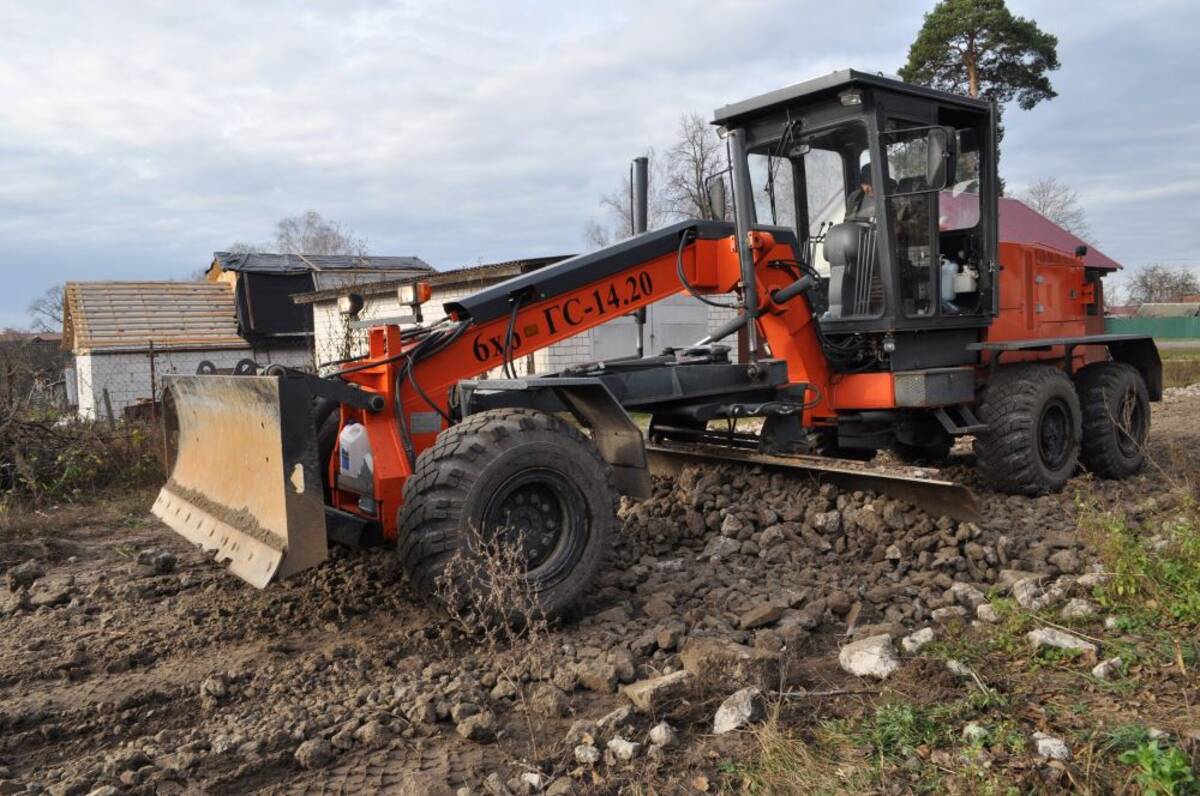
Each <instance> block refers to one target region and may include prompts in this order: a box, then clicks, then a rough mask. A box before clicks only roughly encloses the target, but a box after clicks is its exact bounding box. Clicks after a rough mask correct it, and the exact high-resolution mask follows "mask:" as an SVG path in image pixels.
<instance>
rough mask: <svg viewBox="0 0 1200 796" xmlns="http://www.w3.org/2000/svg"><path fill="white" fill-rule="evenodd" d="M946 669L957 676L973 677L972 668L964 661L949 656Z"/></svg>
mask: <svg viewBox="0 0 1200 796" xmlns="http://www.w3.org/2000/svg"><path fill="white" fill-rule="evenodd" d="M946 671H948V672H950V674H952V675H954V676H955V677H971V676H972V675H971V668H970V667H969V666H967V665H966V664H965V663H963V662H962V661H957V660H955V659H954V658H949V659H947V661H946Z"/></svg>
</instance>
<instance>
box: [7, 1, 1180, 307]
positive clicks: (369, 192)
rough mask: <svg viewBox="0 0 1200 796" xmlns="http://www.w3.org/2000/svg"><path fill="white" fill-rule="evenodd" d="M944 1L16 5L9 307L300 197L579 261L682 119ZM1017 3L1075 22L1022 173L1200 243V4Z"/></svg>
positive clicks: (503, 251)
mask: <svg viewBox="0 0 1200 796" xmlns="http://www.w3.org/2000/svg"><path fill="white" fill-rule="evenodd" d="M928 5H929V4H928V3H927V2H913V1H906V2H905V3H902V4H901V3H885V2H883V1H882V0H871V1H870V2H866V3H860V4H859V5H858V6H856V9H855V15H854V19H853V20H850V21H848V19H847V14H846V9H845V7H843V6H838V5H837V4H830V3H819V2H800V3H797V2H795V0H788V1H785V0H754V1H753V2H740V3H737V4H735V5H730V4H718V3H704V2H679V3H659V2H649V3H647V2H640V3H633V2H628V1H627V0H612V2H608V3H605V4H602V5H597V6H595V7H590V8H587V9H581V7H579V6H577V5H576V4H568V3H543V2H539V3H520V4H512V3H484V2H463V3H455V4H453V5H452V6H451V5H448V4H445V3H434V2H431V1H430V2H425V1H412V2H395V3H375V2H351V3H339V4H313V5H306V6H302V7H301V6H296V5H295V4H291V3H284V2H265V3H253V4H249V3H234V2H213V3H207V4H204V5H203V6H202V7H195V8H188V7H185V6H181V5H177V4H158V3H149V2H112V3H106V4H103V5H97V4H89V3H83V2H61V3H52V4H38V5H32V4H9V5H7V6H6V7H4V8H2V9H0V25H2V26H3V27H4V29H5V30H9V31H20V32H21V34H20V35H19V36H11V37H10V38H9V40H8V41H7V42H6V50H5V53H4V54H3V55H2V56H0V96H2V97H3V98H4V100H5V114H4V115H3V116H0V160H2V162H4V163H5V173H4V179H3V180H0V239H2V240H4V241H5V242H6V245H5V247H4V251H3V253H0V271H3V272H4V273H5V274H6V275H8V276H15V275H19V276H20V279H19V280H13V279H10V280H9V282H10V283H11V284H18V285H19V288H18V289H16V290H13V291H10V292H8V293H7V294H6V295H5V296H3V297H0V323H21V322H23V321H24V318H23V315H24V306H25V305H26V304H27V303H28V301H29V299H30V298H32V297H33V296H36V295H37V294H39V293H40V292H42V290H44V289H45V287H47V286H48V285H51V284H54V283H57V282H61V281H64V280H66V279H76V278H82V279H96V278H118V279H119V278H147V277H150V278H171V277H180V278H181V277H184V276H185V275H186V274H188V273H190V272H192V271H194V270H195V269H196V268H198V267H201V266H203V265H204V264H205V263H206V261H207V259H208V257H209V255H210V254H211V252H212V251H213V250H215V249H218V248H221V247H222V246H225V245H226V244H228V243H230V242H232V241H234V240H238V239H247V240H262V239H264V238H266V237H268V236H269V235H270V231H271V228H272V226H273V224H274V222H275V221H276V220H277V219H278V218H280V217H281V216H283V215H288V214H292V213H296V212H299V211H302V210H303V209H305V208H308V207H313V208H316V209H318V210H320V211H321V212H322V213H324V214H325V215H326V216H328V217H330V218H334V219H336V220H338V221H340V222H341V223H343V224H344V225H346V226H348V227H349V228H351V229H353V230H354V231H355V232H356V233H357V234H359V235H360V236H363V237H366V238H367V239H368V241H369V245H370V247H371V250H372V251H374V252H377V253H380V254H416V255H419V256H421V257H423V258H425V259H426V260H428V261H430V262H432V263H434V264H436V265H438V266H439V267H443V268H450V267H455V266H458V265H464V264H471V263H475V262H477V261H479V260H483V261H487V260H492V259H504V258H508V257H513V256H521V255H538V254H544V253H563V252H569V251H573V250H575V249H576V248H577V247H578V246H579V245H580V244H581V230H582V228H583V225H584V223H585V221H586V220H587V219H588V218H589V217H591V216H593V215H596V214H597V212H598V209H597V197H598V196H599V195H600V194H601V193H603V192H605V191H608V190H610V189H611V188H612V187H613V186H614V185H615V184H616V183H617V182H618V181H619V180H620V176H621V175H622V174H623V173H624V170H625V168H626V165H627V163H628V159H629V158H630V157H631V156H633V155H635V154H637V153H639V152H642V151H644V150H645V149H646V148H647V147H648V146H653V147H656V148H658V149H663V148H665V147H666V146H668V145H669V143H670V141H671V137H672V134H673V132H674V129H675V124H676V120H677V118H678V116H679V115H680V113H683V112H687V111H697V112H700V113H702V114H704V115H708V114H709V113H710V112H711V110H712V109H713V108H716V107H718V106H721V105H724V104H726V103H728V102H732V101H737V100H739V99H743V98H745V97H748V96H753V95H755V94H758V93H761V92H765V91H769V90H771V89H774V88H778V87H780V86H783V85H787V84H790V83H794V82H797V81H799V80H802V79H805V78H807V77H811V76H814V75H816V74H821V73H824V72H828V71H830V70H832V69H835V68H841V67H844V66H855V67H858V68H866V69H880V70H886V71H889V72H890V71H894V70H895V69H896V68H897V67H898V66H899V64H900V63H902V62H903V59H904V56H905V52H906V49H907V45H908V42H909V41H910V40H911V38H912V37H913V35H914V34H915V32H916V30H917V29H918V28H919V26H920V24H921V14H922V13H923V12H924V11H925V10H927V8H928ZM1010 5H1012V6H1013V7H1014V10H1015V11H1016V12H1018V13H1022V14H1025V15H1028V16H1032V17H1034V18H1035V19H1037V20H1038V21H1039V23H1041V24H1042V25H1043V26H1044V27H1046V28H1047V29H1050V30H1053V31H1055V32H1057V33H1058V34H1059V37H1060V42H1061V44H1060V48H1061V55H1062V60H1063V63H1064V68H1063V70H1062V72H1061V73H1059V74H1058V75H1056V76H1055V78H1054V80H1055V83H1056V86H1057V87H1058V88H1059V91H1060V94H1061V96H1060V97H1059V98H1058V99H1056V100H1054V101H1053V102H1051V103H1047V104H1045V105H1043V106H1041V107H1039V108H1038V109H1036V110H1034V111H1032V112H1030V113H1021V112H1019V111H1016V110H1013V111H1011V112H1010V113H1009V114H1008V115H1007V117H1006V126H1007V130H1008V136H1007V138H1006V141H1005V151H1004V160H1003V166H1004V168H1005V173H1006V175H1007V176H1008V177H1009V180H1010V183H1011V184H1013V185H1014V186H1017V185H1019V184H1021V183H1023V182H1026V181H1028V180H1030V179H1034V178H1036V177H1040V176H1058V177H1059V178H1060V179H1062V180H1063V181H1064V182H1066V183H1068V184H1070V185H1072V186H1073V187H1075V188H1077V189H1078V190H1079V191H1080V195H1081V197H1082V198H1083V199H1084V203H1085V206H1087V207H1088V209H1089V211H1091V215H1092V226H1093V228H1094V229H1095V230H1096V234H1097V236H1098V238H1099V239H1100V240H1101V242H1102V245H1104V248H1105V250H1106V251H1109V252H1110V253H1111V254H1113V256H1115V257H1117V258H1118V259H1125V260H1127V261H1128V260H1131V259H1133V260H1136V259H1137V258H1139V257H1140V256H1141V252H1143V251H1145V248H1146V246H1147V242H1146V239H1145V238H1144V237H1142V236H1141V233H1143V232H1146V231H1150V232H1152V233H1153V235H1154V236H1155V238H1156V240H1155V241H1154V242H1155V245H1156V246H1162V247H1163V248H1165V249H1170V251H1171V252H1172V253H1174V254H1178V255H1179V256H1180V257H1181V258H1186V257H1190V258H1192V259H1196V257H1197V256H1198V251H1200V240H1198V239H1197V235H1200V232H1198V231H1197V230H1200V225H1197V224H1196V223H1195V220H1196V219H1195V216H1194V213H1195V211H1191V213H1192V215H1191V217H1190V219H1189V218H1184V219H1183V220H1180V221H1173V220H1171V219H1169V218H1167V217H1165V216H1166V215H1168V213H1167V210H1168V208H1170V207H1171V206H1172V205H1174V209H1175V210H1176V211H1178V213H1179V214H1186V213H1187V212H1188V211H1186V210H1182V211H1180V210H1179V208H1180V207H1195V206H1196V205H1195V202H1194V201H1192V200H1190V199H1189V198H1188V197H1192V199H1194V198H1195V196H1194V188H1195V181H1196V179H1197V175H1196V174H1195V172H1194V171H1192V172H1188V171H1186V170H1185V169H1184V167H1183V166H1181V165H1180V164H1191V163H1198V162H1200V157H1197V155H1198V154H1200V153H1198V152H1197V149H1196V147H1197V144H1195V143H1193V141H1196V140H1197V138H1196V136H1195V134H1194V133H1195V131H1196V129H1197V116H1196V111H1195V110H1193V109H1192V107H1191V104H1190V101H1188V100H1187V98H1188V97H1190V96H1195V95H1196V93H1197V92H1196V90H1195V89H1196V87H1197V86H1196V83H1195V80H1196V78H1194V77H1191V76H1190V74H1188V73H1186V71H1185V70H1182V68H1181V67H1182V65H1183V64H1186V63H1187V62H1188V60H1187V58H1188V57H1190V50H1191V44H1190V43H1189V42H1188V40H1187V37H1188V35H1189V34H1188V32H1187V31H1188V30H1190V29H1194V27H1195V22H1197V21H1200V20H1197V19H1196V17H1197V12H1196V11H1195V10H1193V8H1192V7H1191V6H1190V5H1189V4H1185V3H1169V2H1159V3H1155V4H1153V5H1152V10H1151V11H1148V12H1146V13H1142V12H1141V11H1139V14H1138V15H1136V17H1131V16H1130V15H1129V13H1128V9H1127V6H1126V5H1125V4H1118V3H1115V2H1113V3H1110V2H1104V3H1100V4H1090V5H1089V6H1088V7H1087V8H1086V9H1075V8H1070V7H1068V6H1064V5H1061V4H1054V3H1042V4H1032V3H1023V2H1019V1H1018V0H1012V2H1011V3H1010ZM1189 92H1190V93H1189ZM1181 100H1182V101H1181ZM1172 191H1173V192H1174V193H1170V192H1172ZM1164 192H1168V193H1169V194H1170V195H1161V194H1163V193H1164ZM1168 235H1170V236H1171V237H1166V236H1168Z"/></svg>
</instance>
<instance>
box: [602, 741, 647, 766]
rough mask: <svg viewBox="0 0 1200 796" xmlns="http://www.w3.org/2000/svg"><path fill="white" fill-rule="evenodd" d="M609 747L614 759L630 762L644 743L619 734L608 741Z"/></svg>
mask: <svg viewBox="0 0 1200 796" xmlns="http://www.w3.org/2000/svg"><path fill="white" fill-rule="evenodd" d="M607 748H608V751H609V752H610V753H612V756H613V758H614V759H616V760H618V761H620V762H622V763H628V762H629V761H630V760H632V759H633V758H634V757H636V756H637V753H638V750H639V749H641V748H642V745H641V744H640V743H636V742H635V741H627V740H625V739H624V738H622V737H621V736H620V735H618V736H616V737H615V738H613V739H612V740H610V741H609V742H608V747H607Z"/></svg>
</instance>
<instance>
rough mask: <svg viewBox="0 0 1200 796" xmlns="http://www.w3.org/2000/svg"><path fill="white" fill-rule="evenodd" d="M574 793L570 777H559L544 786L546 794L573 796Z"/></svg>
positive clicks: (551, 795) (573, 784)
mask: <svg viewBox="0 0 1200 796" xmlns="http://www.w3.org/2000/svg"><path fill="white" fill-rule="evenodd" d="M597 754H599V752H597ZM574 793H575V783H574V782H572V781H571V778H570V777H559V778H558V779H556V780H554V781H553V782H551V783H550V784H549V785H548V786H547V787H546V796H573V794H574Z"/></svg>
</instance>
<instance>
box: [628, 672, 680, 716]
mask: <svg viewBox="0 0 1200 796" xmlns="http://www.w3.org/2000/svg"><path fill="white" fill-rule="evenodd" d="M692 676H693V675H692V673H691V672H689V671H687V670H686V669H684V670H680V671H678V672H672V673H671V674H664V675H663V676H662V677H653V678H651V679H649V680H639V681H638V682H636V683H631V684H630V685H627V686H625V687H623V688H622V689H621V693H622V694H624V695H625V698H626V699H628V700H629V701H630V702H632V703H633V705H634V707H636V708H637V709H638V710H639V711H640V712H642V713H652V712H654V711H656V710H658V709H659V708H661V707H662V706H663V705H665V704H666V703H667V702H669V701H672V700H675V699H678V698H679V697H681V696H683V695H684V694H685V693H686V692H687V689H688V686H689V684H690V682H691V680H692Z"/></svg>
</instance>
